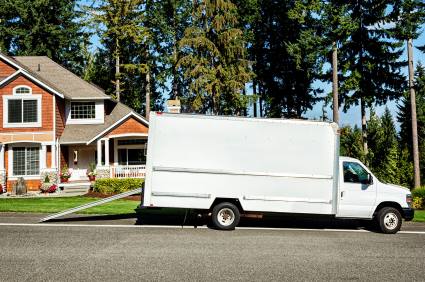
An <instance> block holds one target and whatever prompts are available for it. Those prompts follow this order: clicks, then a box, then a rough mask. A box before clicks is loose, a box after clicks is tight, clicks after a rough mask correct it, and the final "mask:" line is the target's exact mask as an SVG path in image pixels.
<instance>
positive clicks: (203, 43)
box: [178, 0, 252, 114]
mask: <svg viewBox="0 0 425 282" xmlns="http://www.w3.org/2000/svg"><path fill="white" fill-rule="evenodd" d="M192 18H193V20H192V26H191V27H188V28H186V30H185V33H184V37H183V38H182V39H181V40H180V42H179V47H180V48H181V52H182V54H183V55H182V57H181V58H180V60H179V62H178V66H180V67H181V68H182V71H183V72H184V77H185V79H186V80H187V81H188V85H189V88H188V93H187V94H188V96H187V97H185V100H183V101H184V102H185V103H186V104H188V105H189V106H190V107H191V108H192V110H193V111H196V112H203V113H205V112H211V113H213V114H241V113H242V111H243V109H244V108H245V107H246V105H247V100H246V98H245V97H246V96H244V95H243V94H242V90H243V89H244V88H245V84H246V83H247V82H248V81H249V80H250V79H251V76H252V72H251V70H250V66H249V62H248V60H247V59H246V48H245V45H244V42H243V36H242V35H243V34H242V31H241V30H240V29H238V28H236V26H237V10H236V6H235V5H234V4H233V3H232V2H230V1H229V0H200V1H194V4H193V15H192Z"/></svg>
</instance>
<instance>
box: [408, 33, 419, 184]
mask: <svg viewBox="0 0 425 282" xmlns="http://www.w3.org/2000/svg"><path fill="white" fill-rule="evenodd" d="M412 45H413V43H412V39H409V40H408V41H407V57H408V61H409V91H410V107H411V114H412V143H413V144H412V145H413V167H414V171H415V188H417V187H419V186H421V174H420V170H419V146H418V123H417V118H416V94H415V88H414V85H413V79H414V73H413V68H414V67H413V47H412Z"/></svg>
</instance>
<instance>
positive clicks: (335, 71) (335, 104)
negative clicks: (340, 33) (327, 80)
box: [332, 42, 339, 124]
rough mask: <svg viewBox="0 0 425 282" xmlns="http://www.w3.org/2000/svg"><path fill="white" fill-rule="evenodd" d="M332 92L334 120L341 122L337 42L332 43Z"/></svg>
mask: <svg viewBox="0 0 425 282" xmlns="http://www.w3.org/2000/svg"><path fill="white" fill-rule="evenodd" d="M332 94H333V121H334V122H335V123H337V124H339V102H338V48H337V45H336V42H333V43H332Z"/></svg>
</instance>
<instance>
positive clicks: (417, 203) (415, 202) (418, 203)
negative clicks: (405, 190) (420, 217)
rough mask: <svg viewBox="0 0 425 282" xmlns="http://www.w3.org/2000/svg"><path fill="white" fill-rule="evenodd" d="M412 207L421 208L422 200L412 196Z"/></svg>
mask: <svg viewBox="0 0 425 282" xmlns="http://www.w3.org/2000/svg"><path fill="white" fill-rule="evenodd" d="M413 208H414V209H416V210H421V209H423V208H424V201H423V199H422V198H418V197H414V198H413Z"/></svg>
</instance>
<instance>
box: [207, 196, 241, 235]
mask: <svg viewBox="0 0 425 282" xmlns="http://www.w3.org/2000/svg"><path fill="white" fill-rule="evenodd" d="M240 218H241V215H240V212H239V209H238V208H237V207H236V206H235V205H234V204H232V203H228V202H223V203H219V204H217V205H216V206H214V208H213V209H212V213H211V219H212V223H213V226H214V227H215V228H217V229H220V230H233V229H235V227H236V226H237V225H238V224H239V220H240Z"/></svg>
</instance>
